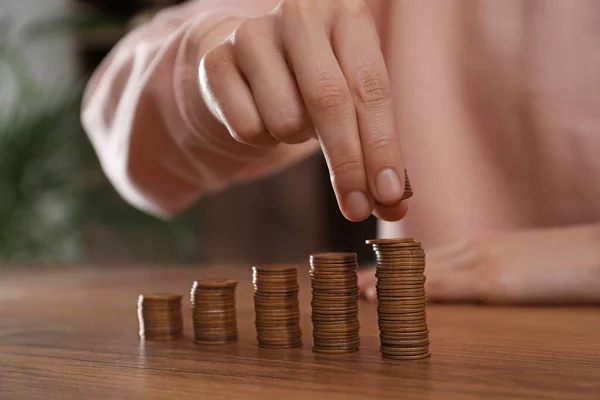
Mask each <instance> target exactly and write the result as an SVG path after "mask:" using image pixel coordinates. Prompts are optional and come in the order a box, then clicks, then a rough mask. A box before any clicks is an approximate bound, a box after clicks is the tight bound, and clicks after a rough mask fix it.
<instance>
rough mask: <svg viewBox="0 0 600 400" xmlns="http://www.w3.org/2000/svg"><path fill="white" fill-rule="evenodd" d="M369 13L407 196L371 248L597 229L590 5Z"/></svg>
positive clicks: (595, 21) (423, 6) (599, 64)
mask: <svg viewBox="0 0 600 400" xmlns="http://www.w3.org/2000/svg"><path fill="white" fill-rule="evenodd" d="M369 5H370V7H371V9H372V12H373V15H374V17H375V19H376V20H377V22H378V25H379V27H380V34H381V36H382V45H383V48H384V52H385V56H386V61H387V66H388V69H389V74H390V77H391V80H392V84H393V88H394V95H395V99H396V102H397V118H398V127H399V132H400V135H401V139H402V145H403V152H404V156H405V159H406V164H407V169H408V172H409V176H410V179H411V183H412V186H413V189H414V192H415V196H414V198H413V200H410V201H409V214H408V216H407V217H406V218H405V220H404V221H403V222H402V223H400V224H387V223H384V224H382V226H381V229H380V233H381V235H382V236H398V235H409V236H414V237H418V238H419V239H420V240H422V241H423V242H424V244H425V245H426V246H428V247H431V246H437V245H443V244H447V243H450V242H453V241H456V240H463V239H467V238H468V237H470V236H471V235H473V234H474V233H476V232H477V231H481V230H506V229H515V228H527V227H544V226H560V225H570V224H578V223H587V222H595V221H600V182H599V179H600V2H598V1H596V0H552V1H545V0H503V1H497V0H478V1H470V0H446V1H413V0H380V1H371V2H370V3H369Z"/></svg>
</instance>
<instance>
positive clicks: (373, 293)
mask: <svg viewBox="0 0 600 400" xmlns="http://www.w3.org/2000/svg"><path fill="white" fill-rule="evenodd" d="M365 297H366V298H367V299H368V300H375V299H376V298H377V289H376V288H375V286H369V287H368V288H366V289H365Z"/></svg>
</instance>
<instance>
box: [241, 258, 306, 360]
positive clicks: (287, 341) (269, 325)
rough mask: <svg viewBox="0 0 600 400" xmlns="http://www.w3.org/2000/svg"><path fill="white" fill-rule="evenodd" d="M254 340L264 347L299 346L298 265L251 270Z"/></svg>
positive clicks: (264, 266) (253, 268) (263, 266)
mask: <svg viewBox="0 0 600 400" xmlns="http://www.w3.org/2000/svg"><path fill="white" fill-rule="evenodd" d="M252 273H253V283H254V310H255V325H256V334H257V337H256V339H257V340H258V346H259V347H264V348H272V349H273V348H279V349H282V348H291V347H300V346H301V345H302V331H301V329H300V305H299V302H298V292H299V290H300V288H299V286H298V266H297V265H291V264H272V265H256V266H254V267H252Z"/></svg>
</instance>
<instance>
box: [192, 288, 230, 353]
mask: <svg viewBox="0 0 600 400" xmlns="http://www.w3.org/2000/svg"><path fill="white" fill-rule="evenodd" d="M236 287H237V282H236V281H230V280H214V281H196V282H194V286H193V287H192V291H191V302H192V319H193V322H194V339H195V341H196V343H202V344H225V343H231V342H235V341H237V337H238V333H237V319H236V313H235V289H236Z"/></svg>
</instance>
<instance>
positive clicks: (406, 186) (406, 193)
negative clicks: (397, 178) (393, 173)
mask: <svg viewBox="0 0 600 400" xmlns="http://www.w3.org/2000/svg"><path fill="white" fill-rule="evenodd" d="M412 196H413V191H412V186H410V180H409V179H408V173H407V172H406V170H404V194H403V195H402V199H401V200H406V199H408V198H410V197H412Z"/></svg>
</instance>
